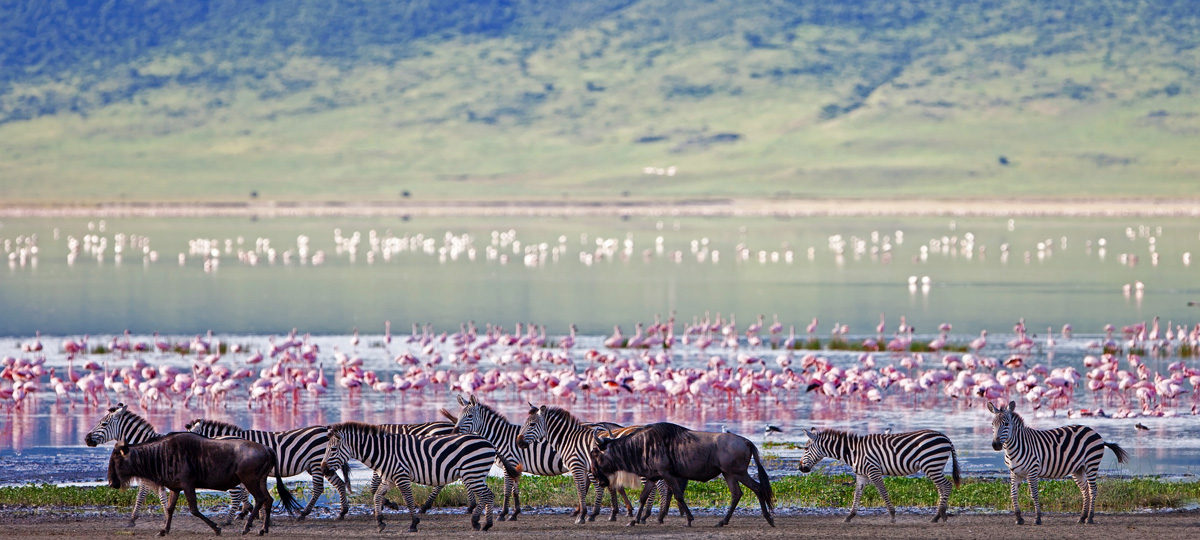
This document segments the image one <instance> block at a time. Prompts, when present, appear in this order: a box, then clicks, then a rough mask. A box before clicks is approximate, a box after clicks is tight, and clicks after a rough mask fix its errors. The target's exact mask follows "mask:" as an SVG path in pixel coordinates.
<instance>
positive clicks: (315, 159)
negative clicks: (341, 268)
mask: <svg viewBox="0 0 1200 540" xmlns="http://www.w3.org/2000/svg"><path fill="white" fill-rule="evenodd" d="M1198 44H1200V4H1197V3H1195V2H1191V1H1144V2H1114V1H1109V0H1104V1H1101V0H1074V1H1069V0H1068V1H1026V0H993V1H980V2H958V1H951V0H911V1H904V0H862V1H844V2H828V1H824V0H791V1H786V0H776V1H768V2H743V1H738V0H710V1H704V0H674V1H668V0H592V1H565V0H564V1H533V0H525V1H522V0H508V1H505V0H472V1H465V2H442V1H435V0H422V1H412V2H373V1H342V2H328V1H317V0H312V1H309V0H279V1H271V0H259V1H245V0H241V1H232V0H230V1H209V2H197V1H194V0H162V1H156V2H120V1H115V0H105V1H99V0H80V1H65V0H24V1H12V2H6V3H3V4H0V66H3V67H2V68H0V200H3V201H5V202H6V203H9V204H13V203H75V202H94V201H161V200H207V201H228V200H247V199H249V198H252V197H255V198H262V199H289V200H290V199H296V200H378V199H380V198H386V199H389V200H390V199H402V198H405V197H408V198H413V199H493V198H502V199H539V200H562V199H623V198H635V199H637V198H642V199H660V198H664V197H668V198H669V197H676V198H685V197H731V196H744V197H773V198H792V197H842V196H844V197H872V196H900V197H904V196H932V197H963V196H991V197H1044V196H1049V197H1089V198H1103V197H1128V196H1147V197H1189V196H1195V195H1196V190H1195V188H1194V187H1193V185H1194V183H1195V179H1196V177H1197V173H1198V172H1200V158H1198V157H1197V154H1200V153H1197V152H1196V151H1195V148H1200V145H1198V144H1197V143H1198V142H1200V137H1198V135H1200V102H1198V101H1197V97H1198V96H1200V92H1198V91H1197V88H1198V86H1197V82H1200V74H1198V73H1197V70H1198V69H1200V67H1198V66H1200V54H1198V50H1197V45H1198ZM672 171H673V172H674V174H669V173H670V172H672Z"/></svg>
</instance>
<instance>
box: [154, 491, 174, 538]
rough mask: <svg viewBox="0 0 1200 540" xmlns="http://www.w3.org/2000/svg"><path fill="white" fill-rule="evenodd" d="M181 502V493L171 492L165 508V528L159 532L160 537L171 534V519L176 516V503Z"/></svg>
mask: <svg viewBox="0 0 1200 540" xmlns="http://www.w3.org/2000/svg"><path fill="white" fill-rule="evenodd" d="M177 502H179V492H178V491H171V494H170V495H169V496H168V497H167V505H166V506H164V507H163V520H164V522H163V528H162V530H161V531H158V535H159V536H166V535H167V533H169V532H171V518H172V517H174V515H175V503H177Z"/></svg>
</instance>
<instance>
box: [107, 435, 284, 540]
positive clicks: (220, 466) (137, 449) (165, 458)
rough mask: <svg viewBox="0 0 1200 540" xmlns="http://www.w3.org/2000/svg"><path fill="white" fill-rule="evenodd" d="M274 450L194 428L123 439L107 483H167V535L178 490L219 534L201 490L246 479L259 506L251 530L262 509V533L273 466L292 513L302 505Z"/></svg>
mask: <svg viewBox="0 0 1200 540" xmlns="http://www.w3.org/2000/svg"><path fill="white" fill-rule="evenodd" d="M275 462H276V458H275V452H274V451H272V450H271V449H270V448H267V447H265V446H263V445H261V444H258V443H256V442H253V441H247V440H243V439H207V438H205V437H201V436H200V435H196V434H195V433H186V432H185V433H171V434H169V435H164V436H162V437H158V438H155V439H151V440H149V441H146V442H144V443H141V444H135V445H125V444H122V443H121V442H118V443H117V445H116V447H115V448H113V453H112V457H111V458H109V461H108V485H109V487H111V488H114V489H121V488H124V487H125V486H127V485H129V482H130V481H131V480H133V479H134V478H137V479H140V480H141V481H143V482H151V483H153V484H154V485H157V486H161V487H163V488H166V489H167V490H168V491H169V492H170V493H171V495H170V498H169V500H168V501H167V508H166V512H165V513H166V523H165V524H164V525H163V529H162V530H161V531H159V532H158V535H159V536H164V535H166V534H167V533H168V532H171V517H172V515H173V514H174V513H175V504H176V502H178V500H179V492H180V491H183V493H184V495H185V496H186V497H187V503H188V508H189V509H191V511H192V515H194V516H196V517H198V518H200V519H202V520H204V522H205V523H207V524H208V526H209V527H212V530H213V531H214V532H216V533H217V534H218V535H220V534H221V528H220V527H218V526H217V524H216V523H213V521H212V520H210V519H208V518H207V517H205V516H204V514H201V513H200V509H199V508H197V507H196V489H197V488H200V489H215V490H220V491H228V490H230V489H232V488H234V487H236V486H237V485H239V484H241V485H243V486H245V487H246V491H249V492H250V494H251V495H253V496H254V511H253V512H252V513H251V514H250V515H249V516H248V517H247V518H246V528H245V529H243V530H242V534H246V533H247V532H249V531H250V525H251V524H252V523H253V522H254V515H255V514H257V513H258V512H259V510H260V509H261V510H262V511H263V515H262V519H263V527H262V530H260V531H258V534H259V535H260V536H261V535H263V534H265V533H266V532H268V529H270V527H271V504H272V503H273V502H274V501H272V499H271V492H270V491H268V490H267V478H268V477H270V476H271V470H272V469H274V470H275V471H276V472H275V481H276V486H277V487H278V489H279V500H280V502H282V503H283V506H284V507H285V508H287V511H288V514H291V513H292V511H293V510H297V509H299V508H300V505H299V504H298V503H297V502H296V499H294V498H293V497H292V494H291V493H290V492H288V490H287V487H286V486H285V485H284V484H283V478H281V477H280V476H279V472H278V471H279V468H278V467H276V466H275Z"/></svg>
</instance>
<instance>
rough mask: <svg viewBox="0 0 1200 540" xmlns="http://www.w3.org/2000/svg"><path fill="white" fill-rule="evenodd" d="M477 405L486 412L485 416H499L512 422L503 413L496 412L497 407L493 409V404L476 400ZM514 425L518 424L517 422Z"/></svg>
mask: <svg viewBox="0 0 1200 540" xmlns="http://www.w3.org/2000/svg"><path fill="white" fill-rule="evenodd" d="M475 406H476V407H478V408H479V410H480V411H482V412H484V413H486V414H484V415H483V416H494V417H496V418H499V419H501V420H503V421H505V422H507V423H509V424H512V422H509V421H508V418H505V417H504V415H503V414H500V413H498V412H496V409H493V408H492V406H491V405H485V404H483V403H479V402H475ZM513 425H516V424H513Z"/></svg>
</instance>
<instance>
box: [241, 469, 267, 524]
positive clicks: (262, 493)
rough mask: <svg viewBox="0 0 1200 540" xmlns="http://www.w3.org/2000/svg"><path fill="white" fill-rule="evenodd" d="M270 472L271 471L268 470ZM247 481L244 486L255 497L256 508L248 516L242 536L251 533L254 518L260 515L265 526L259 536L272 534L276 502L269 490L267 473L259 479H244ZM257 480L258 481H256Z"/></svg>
mask: <svg viewBox="0 0 1200 540" xmlns="http://www.w3.org/2000/svg"><path fill="white" fill-rule="evenodd" d="M267 471H270V469H267ZM244 479H245V480H247V481H246V482H245V483H244V484H243V485H244V486H245V488H246V489H245V490H246V491H248V492H249V493H250V494H251V495H253V496H254V507H253V508H252V509H251V511H250V514H249V515H247V516H246V526H245V527H244V528H242V534H246V533H248V532H250V526H251V525H253V524H254V517H255V516H256V515H258V514H259V513H261V514H262V520H263V526H262V529H260V530H259V531H258V535H259V536H262V535H264V534H267V533H268V532H270V529H271V505H272V504H273V503H274V502H275V501H274V500H273V499H272V498H271V490H270V489H268V488H267V473H266V471H264V473H263V475H262V476H260V477H258V478H257V479H250V478H244ZM256 480H257V481H256Z"/></svg>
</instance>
